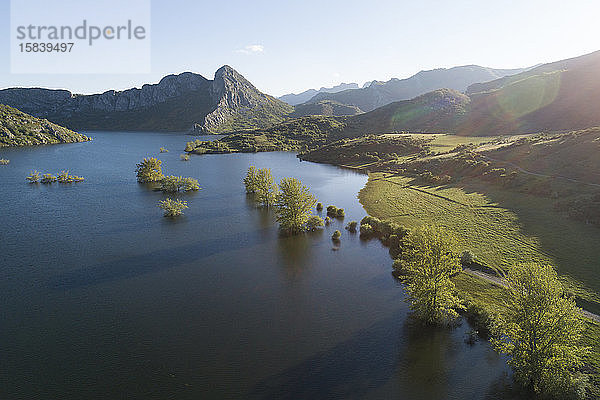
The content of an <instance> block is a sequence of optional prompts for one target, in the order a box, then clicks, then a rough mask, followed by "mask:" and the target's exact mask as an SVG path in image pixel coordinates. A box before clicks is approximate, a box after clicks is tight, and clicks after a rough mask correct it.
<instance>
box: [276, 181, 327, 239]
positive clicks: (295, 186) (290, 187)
mask: <svg viewBox="0 0 600 400" xmlns="http://www.w3.org/2000/svg"><path fill="white" fill-rule="evenodd" d="M316 202H317V199H316V198H315V196H313V195H312V194H311V193H310V191H309V190H308V188H307V187H306V186H304V185H303V184H302V182H300V181H299V180H298V179H296V178H283V179H282V180H281V181H280V182H279V193H278V194H277V199H276V201H275V211H276V214H277V221H278V222H279V227H280V228H281V230H283V231H285V232H289V233H299V232H303V231H305V230H306V223H307V222H308V220H309V219H310V217H311V216H312V213H311V211H312V209H313V207H314V206H315V204H316Z"/></svg>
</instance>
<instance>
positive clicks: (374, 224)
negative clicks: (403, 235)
mask: <svg viewBox="0 0 600 400" xmlns="http://www.w3.org/2000/svg"><path fill="white" fill-rule="evenodd" d="M365 224H366V225H369V226H370V228H371V229H372V230H373V232H377V231H379V224H381V221H380V220H379V219H378V218H375V217H371V216H369V215H367V216H366V217H364V218H363V219H361V220H360V225H361V226H362V225H365Z"/></svg>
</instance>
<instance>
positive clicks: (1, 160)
mask: <svg viewBox="0 0 600 400" xmlns="http://www.w3.org/2000/svg"><path fill="white" fill-rule="evenodd" d="M8 163H10V160H7V159H4V158H0V165H8Z"/></svg>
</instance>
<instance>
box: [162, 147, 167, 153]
mask: <svg viewBox="0 0 600 400" xmlns="http://www.w3.org/2000/svg"><path fill="white" fill-rule="evenodd" d="M160 152H161V153H168V152H169V150H167V149H165V148H164V147H161V148H160Z"/></svg>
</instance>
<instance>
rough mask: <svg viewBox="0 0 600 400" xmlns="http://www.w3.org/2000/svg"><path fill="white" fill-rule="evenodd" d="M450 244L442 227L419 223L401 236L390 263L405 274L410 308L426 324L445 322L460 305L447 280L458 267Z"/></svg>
mask: <svg viewBox="0 0 600 400" xmlns="http://www.w3.org/2000/svg"><path fill="white" fill-rule="evenodd" d="M453 244H454V243H453V241H452V240H451V237H450V235H449V234H448V233H446V232H445V231H443V230H440V229H436V228H433V227H431V226H425V227H421V228H419V229H416V230H414V231H411V232H410V233H409V234H408V235H407V236H406V237H405V239H404V241H403V248H402V254H401V258H400V259H399V260H397V262H396V263H395V264H394V265H395V266H396V267H399V268H400V269H401V272H402V273H403V274H404V276H405V282H406V283H407V291H408V299H409V301H410V303H411V309H412V310H413V311H414V312H415V313H416V314H417V315H418V316H419V317H420V318H422V319H423V321H425V322H426V323H429V324H437V323H445V322H448V321H449V320H452V319H454V318H455V317H457V316H458V314H457V312H456V309H457V308H462V305H461V303H460V300H459V298H458V297H457V296H456V293H455V287H454V283H453V282H452V281H451V280H450V277H451V276H452V275H454V274H457V273H458V272H460V271H461V265H460V259H459V257H458V256H457V255H455V254H454V253H453V252H452V247H453Z"/></svg>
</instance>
